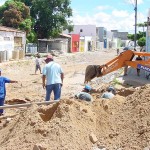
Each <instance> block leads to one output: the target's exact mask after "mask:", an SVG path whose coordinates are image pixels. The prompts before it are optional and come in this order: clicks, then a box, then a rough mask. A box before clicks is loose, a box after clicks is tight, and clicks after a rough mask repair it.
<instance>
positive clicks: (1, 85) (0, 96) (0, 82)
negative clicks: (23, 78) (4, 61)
mask: <svg viewBox="0 0 150 150" xmlns="http://www.w3.org/2000/svg"><path fill="white" fill-rule="evenodd" d="M1 72H2V70H1V69H0V106H3V105H4V102H5V96H6V87H5V84H6V83H17V82H18V81H13V80H10V79H8V78H6V77H3V76H1ZM1 115H3V109H0V116H1Z"/></svg>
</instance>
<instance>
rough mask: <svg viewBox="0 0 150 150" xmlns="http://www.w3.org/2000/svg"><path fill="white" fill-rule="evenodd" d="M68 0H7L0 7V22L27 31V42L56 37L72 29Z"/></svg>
mask: <svg viewBox="0 0 150 150" xmlns="http://www.w3.org/2000/svg"><path fill="white" fill-rule="evenodd" d="M70 3H71V2H70V0H7V1H6V2H5V4H4V5H2V6H1V7H0V23H1V25H4V26H7V27H13V28H16V29H21V30H24V31H26V33H27V42H34V41H35V40H36V38H50V37H56V36H58V35H59V33H61V32H62V31H63V30H65V29H68V30H69V31H72V30H73V25H72V22H71V21H70V20H69V18H70V17H71V16H72V9H71V7H70Z"/></svg>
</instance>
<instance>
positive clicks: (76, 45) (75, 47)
mask: <svg viewBox="0 0 150 150" xmlns="http://www.w3.org/2000/svg"><path fill="white" fill-rule="evenodd" d="M71 37H72V50H71V52H79V41H80V35H79V34H71Z"/></svg>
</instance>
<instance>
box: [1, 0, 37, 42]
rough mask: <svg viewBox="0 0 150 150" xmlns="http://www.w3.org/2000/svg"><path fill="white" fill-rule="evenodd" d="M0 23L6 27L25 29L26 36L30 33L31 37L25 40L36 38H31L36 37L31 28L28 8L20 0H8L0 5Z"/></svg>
mask: <svg viewBox="0 0 150 150" xmlns="http://www.w3.org/2000/svg"><path fill="white" fill-rule="evenodd" d="M0 23H1V25H4V26H7V27H13V28H16V29H20V30H24V31H26V34H27V38H28V37H31V35H32V38H29V39H28V40H27V41H29V42H30V39H32V40H31V41H35V40H36V39H34V40H33V37H35V38H36V36H35V33H33V30H31V29H32V27H33V25H34V24H33V23H32V20H31V17H30V8H29V7H28V6H26V5H25V4H24V3H22V2H21V0H20V1H19V0H9V1H6V2H5V4H4V5H2V6H1V7H0ZM28 34H29V35H28ZM33 35H34V36H33Z"/></svg>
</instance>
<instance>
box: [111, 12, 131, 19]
mask: <svg viewBox="0 0 150 150" xmlns="http://www.w3.org/2000/svg"><path fill="white" fill-rule="evenodd" d="M112 15H113V16H115V17H122V18H123V17H127V16H129V13H128V12H127V11H123V10H113V11H112Z"/></svg>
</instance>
